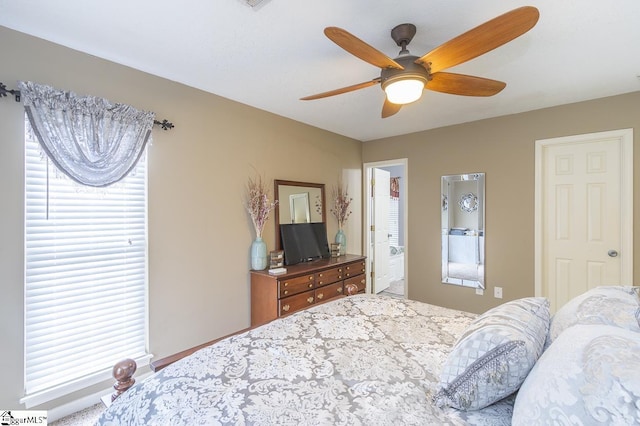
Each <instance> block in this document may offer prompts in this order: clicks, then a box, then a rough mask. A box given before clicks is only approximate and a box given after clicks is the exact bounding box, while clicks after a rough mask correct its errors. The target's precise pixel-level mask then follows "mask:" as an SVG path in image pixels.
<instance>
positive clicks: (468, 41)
mask: <svg viewBox="0 0 640 426" xmlns="http://www.w3.org/2000/svg"><path fill="white" fill-rule="evenodd" d="M539 16H540V13H539V12H538V9H536V8H535V7H532V6H524V7H520V8H517V9H514V10H512V11H511V12H507V13H505V14H504V15H500V16H498V17H497V18H493V19H492V20H490V21H487V22H485V23H484V24H482V25H479V26H477V27H475V28H474V29H472V30H469V31H467V32H466V33H464V34H461V35H459V36H458V37H456V38H454V39H451V40H449V41H448V42H446V43H444V44H442V45H440V46H438V47H436V48H435V49H433V50H432V51H431V52H429V53H427V54H426V55H424V56H422V57H421V58H418V59H416V61H415V62H416V63H417V64H423V65H426V64H429V66H430V71H431V72H432V73H436V72H438V71H442V70H444V69H447V68H450V67H453V66H455V65H458V64H461V63H463V62H466V61H468V60H470V59H473V58H476V57H478V56H480V55H482V54H484V53H487V52H489V51H491V50H493V49H495V48H496V47H500V46H502V45H503V44H505V43H507V42H509V41H511V40H513V39H514V38H516V37H518V36H521V35H522V34H524V33H526V32H527V31H529V30H530V29H531V28H533V26H534V25H535V24H536V22H538V18H539Z"/></svg>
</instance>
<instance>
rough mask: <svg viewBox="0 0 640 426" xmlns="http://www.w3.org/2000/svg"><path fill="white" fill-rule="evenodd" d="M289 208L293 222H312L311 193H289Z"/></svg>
mask: <svg viewBox="0 0 640 426" xmlns="http://www.w3.org/2000/svg"><path fill="white" fill-rule="evenodd" d="M289 210H290V212H291V223H310V222H311V216H310V214H309V193H308V192H302V193H300V194H291V195H289ZM281 223H282V222H281Z"/></svg>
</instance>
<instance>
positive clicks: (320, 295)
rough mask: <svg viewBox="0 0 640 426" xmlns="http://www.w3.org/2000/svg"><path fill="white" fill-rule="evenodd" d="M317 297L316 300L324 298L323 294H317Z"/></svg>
mask: <svg viewBox="0 0 640 426" xmlns="http://www.w3.org/2000/svg"><path fill="white" fill-rule="evenodd" d="M317 297H318V299H320V300H322V298H323V297H324V294H322V293H320V294H318V296H317ZM309 303H311V302H309Z"/></svg>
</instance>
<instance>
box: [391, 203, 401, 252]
mask: <svg viewBox="0 0 640 426" xmlns="http://www.w3.org/2000/svg"><path fill="white" fill-rule="evenodd" d="M399 206H400V200H399V199H398V198H394V197H389V235H390V237H389V245H390V246H392V247H399V245H400V244H399V238H398V237H399V234H400V211H399Z"/></svg>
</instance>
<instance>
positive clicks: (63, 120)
mask: <svg viewBox="0 0 640 426" xmlns="http://www.w3.org/2000/svg"><path fill="white" fill-rule="evenodd" d="M19 87H20V92H21V95H22V97H23V101H24V108H25V111H26V113H27V116H28V118H29V121H30V123H31V126H32V127H33V130H34V133H35V135H36V137H37V139H38V141H39V142H40V145H41V146H42V149H43V150H44V151H45V152H46V153H47V155H48V156H49V158H51V161H53V162H54V163H55V164H56V166H57V167H58V168H59V169H60V170H61V171H62V172H63V173H65V174H66V175H67V176H69V177H70V178H71V179H73V180H75V181H76V182H79V183H81V184H83V185H88V186H95V187H101V186H107V185H111V184H112V183H115V182H118V181H119V180H121V179H122V178H124V177H125V176H126V175H127V174H128V173H129V172H130V171H131V170H132V169H133V168H134V167H135V165H136V163H137V162H138V159H139V158H140V155H141V154H142V152H143V151H144V147H145V145H146V143H147V140H148V139H149V136H150V135H151V128H152V127H153V121H154V117H155V114H154V113H153V112H147V111H139V110H137V109H135V108H134V107H132V106H129V105H123V104H117V103H116V104H112V103H111V102H109V101H108V100H106V99H103V98H98V97H95V96H78V95H76V94H75V93H72V92H65V91H62V90H58V89H55V88H53V87H50V86H46V85H42V84H37V83H33V82H20V83H19Z"/></svg>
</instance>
